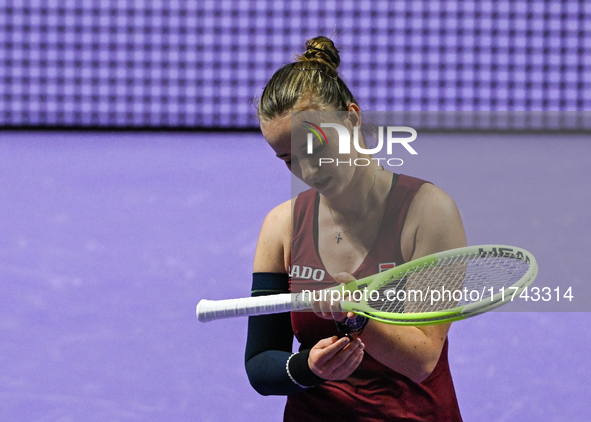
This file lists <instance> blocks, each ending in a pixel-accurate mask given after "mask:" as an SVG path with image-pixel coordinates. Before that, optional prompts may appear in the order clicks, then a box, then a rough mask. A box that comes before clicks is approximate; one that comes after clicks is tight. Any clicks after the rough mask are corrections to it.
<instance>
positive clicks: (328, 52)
mask: <svg viewBox="0 0 591 422" xmlns="http://www.w3.org/2000/svg"><path fill="white" fill-rule="evenodd" d="M296 58H297V61H296V62H294V63H289V64H287V65H285V66H283V67H282V68H281V69H279V70H278V71H277V72H275V74H274V75H273V77H272V78H271V80H270V81H269V82H268V83H267V86H266V87H265V89H264V91H263V95H262V96H261V98H260V100H259V105H258V109H257V116H258V118H259V120H260V121H265V120H271V119H273V118H274V117H277V116H280V115H282V114H284V113H286V112H288V111H290V110H292V109H293V107H294V106H295V105H296V103H297V102H298V100H300V99H301V98H303V97H306V96H308V97H309V98H310V100H311V101H313V102H316V103H317V105H318V106H319V108H320V109H321V110H334V111H345V110H347V108H348V107H349V104H351V103H355V104H357V101H356V100H355V98H354V97H353V94H351V91H349V88H347V86H346V85H345V83H344V82H343V80H342V79H341V78H340V77H339V74H338V72H337V68H338V67H339V64H340V62H341V59H340V57H339V51H338V50H337V48H336V47H335V45H334V43H333V42H332V41H331V40H330V39H329V38H326V37H316V38H312V39H310V40H308V41H307V42H306V52H305V53H304V54H302V55H301V56H297V57H296Z"/></svg>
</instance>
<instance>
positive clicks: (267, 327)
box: [245, 201, 364, 395]
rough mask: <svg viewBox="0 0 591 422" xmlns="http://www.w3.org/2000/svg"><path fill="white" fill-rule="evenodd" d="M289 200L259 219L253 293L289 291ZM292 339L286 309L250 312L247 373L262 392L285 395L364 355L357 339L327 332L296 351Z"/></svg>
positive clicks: (333, 376) (333, 375)
mask: <svg viewBox="0 0 591 422" xmlns="http://www.w3.org/2000/svg"><path fill="white" fill-rule="evenodd" d="M291 202H292V201H288V202H285V203H283V204H281V205H279V206H278V207H277V208H275V209H273V210H272V211H271V212H270V213H269V215H268V216H267V218H266V219H265V222H264V223H263V227H262V229H261V233H260V235H259V241H258V243H257V249H256V253H255V260H254V272H253V286H252V295H253V296H262V295H268V294H278V293H287V292H289V276H288V271H289V265H290V258H291V230H292V225H291V215H292V208H291ZM292 343H293V331H292V328H291V316H290V313H289V312H287V313H283V314H275V315H261V316H255V317H250V318H249V320H248V338H247V343H246V353H245V365H246V373H247V375H248V379H249V381H250V383H251V385H252V386H253V388H254V389H255V390H256V391H258V392H259V393H260V394H263V395H289V394H294V393H298V392H300V391H302V390H303V389H305V388H308V387H313V386H314V385H318V384H321V383H322V382H324V381H325V380H339V379H345V378H347V377H348V376H349V375H350V374H351V373H352V372H353V371H354V370H355V369H356V368H357V366H359V364H360V363H361V359H362V358H363V348H364V345H363V343H362V342H361V340H359V339H357V340H355V341H353V342H350V340H349V339H348V338H346V337H344V338H341V339H338V338H337V337H336V336H334V337H329V338H325V339H322V340H320V341H319V342H318V343H317V344H316V345H315V346H314V347H313V348H312V349H310V350H300V351H299V352H298V353H292Z"/></svg>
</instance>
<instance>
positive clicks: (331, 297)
mask: <svg viewBox="0 0 591 422" xmlns="http://www.w3.org/2000/svg"><path fill="white" fill-rule="evenodd" d="M334 279H335V280H336V281H337V282H339V283H342V284H345V283H350V282H351V281H355V277H353V276H352V275H351V274H349V273H338V274H335V275H334ZM341 299H342V298H341V294H340V291H338V290H334V291H330V294H327V295H324V297H323V300H315V299H314V298H313V300H312V310H313V311H314V313H315V314H316V315H317V316H319V317H320V318H324V319H333V320H335V321H340V322H343V321H344V320H345V319H347V318H352V317H353V316H354V314H353V313H352V312H349V313H347V312H343V311H342V309H341V302H340V300H341Z"/></svg>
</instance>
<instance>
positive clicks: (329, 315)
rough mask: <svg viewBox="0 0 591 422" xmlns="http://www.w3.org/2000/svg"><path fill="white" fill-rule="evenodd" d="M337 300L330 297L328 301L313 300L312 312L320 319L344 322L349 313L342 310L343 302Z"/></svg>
mask: <svg viewBox="0 0 591 422" xmlns="http://www.w3.org/2000/svg"><path fill="white" fill-rule="evenodd" d="M337 299H338V298H336V297H335V298H333V297H331V295H328V297H327V298H326V300H313V301H312V310H313V311H314V313H315V314H316V315H317V316H319V317H320V318H324V319H334V320H335V321H344V320H345V318H346V317H347V313H346V312H343V311H342V310H341V302H340V301H339V300H337Z"/></svg>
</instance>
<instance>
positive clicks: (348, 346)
mask: <svg viewBox="0 0 591 422" xmlns="http://www.w3.org/2000/svg"><path fill="white" fill-rule="evenodd" d="M363 349H365V345H364V344H363V342H362V341H361V339H359V338H358V339H356V340H350V339H349V338H348V337H343V338H341V339H339V338H338V337H337V336H333V337H329V338H325V339H323V340H320V341H319V342H318V343H316V345H315V346H314V347H313V348H312V350H310V356H309V357H308V366H309V367H310V369H311V370H312V372H314V373H315V374H316V375H318V376H319V377H321V378H324V379H325V380H333V381H335V380H343V379H345V378H347V377H348V376H349V375H351V374H352V373H353V371H355V369H357V367H358V366H359V364H360V363H361V360H362V359H363Z"/></svg>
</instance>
